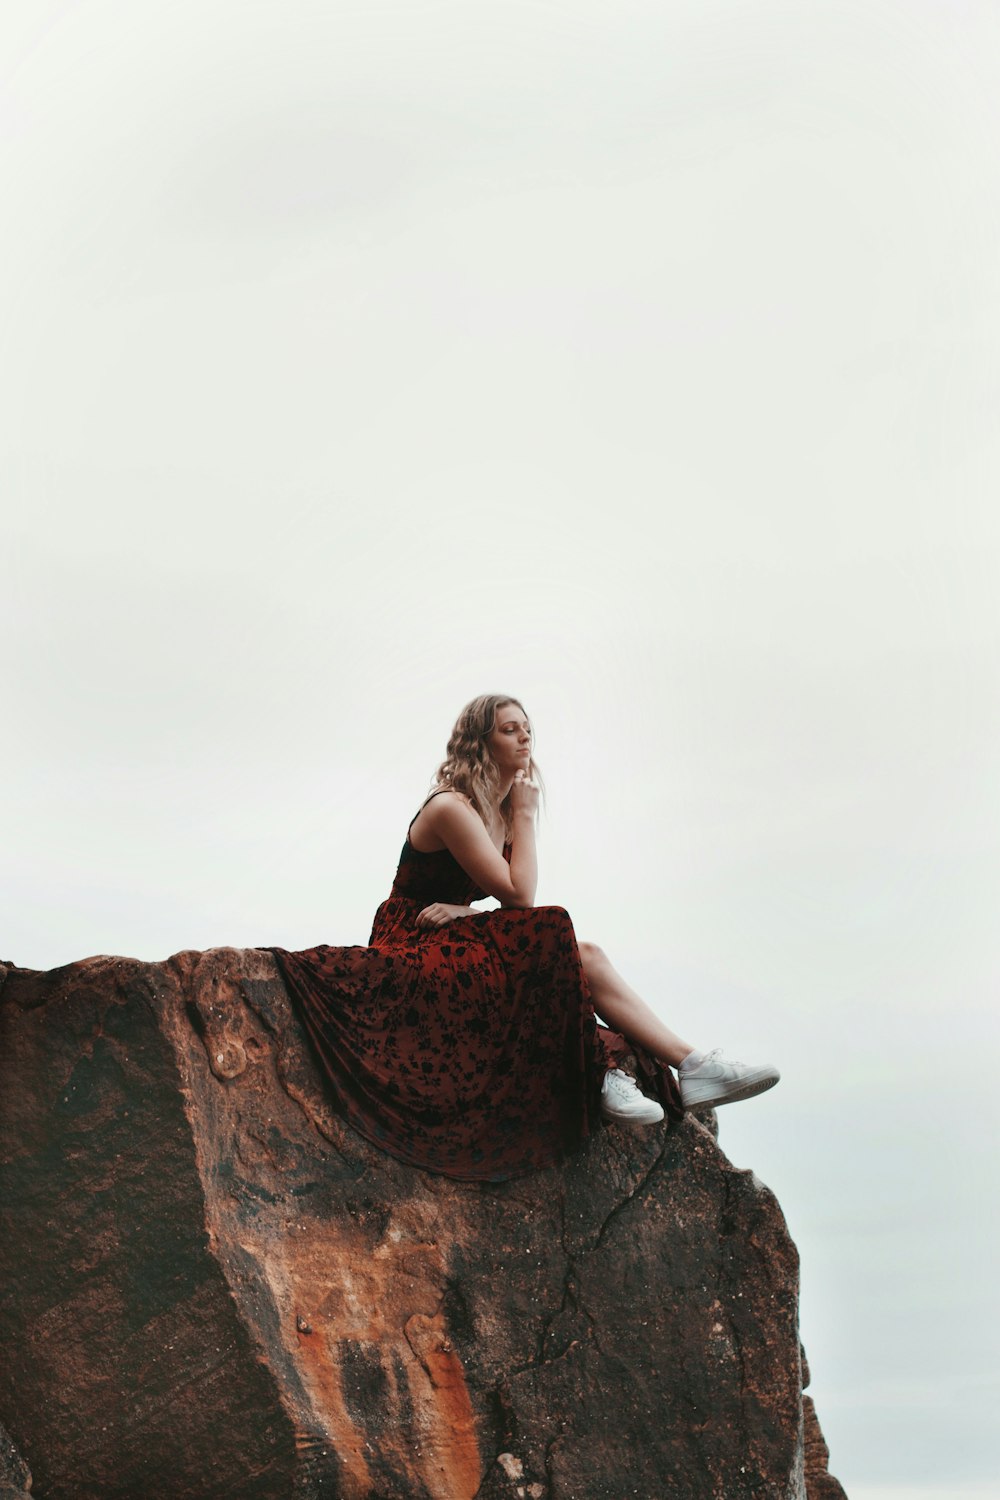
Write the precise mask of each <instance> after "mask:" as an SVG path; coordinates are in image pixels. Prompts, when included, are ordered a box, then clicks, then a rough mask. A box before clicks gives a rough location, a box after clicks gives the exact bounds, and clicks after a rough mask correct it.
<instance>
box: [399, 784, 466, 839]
mask: <svg viewBox="0 0 1000 1500" xmlns="http://www.w3.org/2000/svg"><path fill="white" fill-rule="evenodd" d="M454 790H455V789H454V787H450V786H439V787H438V788H437V790H436V791H434V792H431V793H430V795H429V796H427V797H425V798H424V800H423V802H421V804H420V806H419V807H418V808H417V810H416V812H415V813H414V814H413V817H412V818H411V819H410V828H412V827H413V825H414V823H415V822H416V821H417V819H418V818H419V817H420V814H421V813H422V812H423V810H424V808H425V807H426V806H427V804H428V802H432V801H433V800H434V798H435V797H440V795H441V793H442V792H452V791H454ZM410 828H407V830H406V837H407V838H409V837H410ZM417 853H418V854H419V853H420V850H419V849H418V850H417Z"/></svg>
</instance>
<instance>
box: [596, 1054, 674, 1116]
mask: <svg viewBox="0 0 1000 1500" xmlns="http://www.w3.org/2000/svg"><path fill="white" fill-rule="evenodd" d="M601 1114H602V1115H603V1116H604V1118H605V1119H606V1120H621V1121H622V1122H623V1123H624V1124H626V1125H655V1124H657V1122H658V1121H659V1120H662V1119H663V1110H662V1108H661V1107H660V1105H659V1104H657V1102H656V1100H655V1099H647V1097H646V1095H645V1094H640V1092H639V1090H638V1088H637V1086H636V1081H635V1079H634V1078H630V1077H629V1075H628V1074H627V1073H623V1072H622V1070H621V1068H610V1069H609V1070H608V1072H607V1073H605V1075H604V1082H603V1083H602V1084H601Z"/></svg>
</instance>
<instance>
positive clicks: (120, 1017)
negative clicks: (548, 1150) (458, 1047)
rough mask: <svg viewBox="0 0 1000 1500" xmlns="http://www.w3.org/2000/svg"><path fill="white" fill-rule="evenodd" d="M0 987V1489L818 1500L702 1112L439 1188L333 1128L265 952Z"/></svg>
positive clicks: (764, 1242)
mask: <svg viewBox="0 0 1000 1500" xmlns="http://www.w3.org/2000/svg"><path fill="white" fill-rule="evenodd" d="M0 981H2V982H3V987H2V991H0V1011H2V1026H3V1043H2V1060H0V1073H2V1078H0V1088H2V1106H0V1109H2V1118H0V1158H2V1163H3V1166H2V1183H0V1191H2V1202H3V1214H4V1224H3V1233H2V1237H0V1260H2V1289H3V1299H2V1310H0V1422H2V1423H3V1424H4V1426H5V1427H6V1429H7V1432H8V1433H9V1434H10V1439H11V1440H12V1443H9V1444H7V1445H6V1447H5V1448H4V1450H3V1459H4V1463H3V1465H0V1468H2V1472H0V1481H2V1483H0V1490H3V1493H5V1494H8V1493H9V1494H11V1495H13V1494H24V1493H25V1488H24V1487H25V1486H27V1485H31V1484H32V1482H33V1484H34V1490H33V1493H34V1494H36V1495H37V1496H39V1497H41V1500H105V1497H112V1496H114V1497H117V1500H146V1497H149V1500H181V1497H190V1500H212V1497H218V1500H222V1497H234V1500H255V1497H261V1500H263V1497H268V1500H272V1497H273V1500H288V1497H292V1496H296V1497H301V1500H311V1497H314V1496H316V1497H319V1496H330V1497H344V1500H355V1497H357V1500H360V1497H372V1500H375V1497H378V1500H472V1497H474V1496H475V1497H478V1500H501V1497H503V1500H508V1497H509V1500H515V1497H519V1500H523V1497H532V1500H542V1497H545V1500H599V1497H601V1500H627V1497H633V1496H638V1497H640V1500H660V1497H668V1496H670V1497H681V1500H710V1497H712V1500H716V1497H717V1500H750V1497H753V1500H770V1497H774V1500H778V1497H780V1500H798V1497H802V1500H805V1497H809V1500H835V1497H838V1496H843V1491H842V1490H841V1488H840V1486H839V1485H838V1484H837V1482H836V1480H834V1479H832V1478H831V1477H830V1476H829V1474H828V1473H827V1472H826V1449H825V1445H824V1444H823V1439H822V1434H821V1433H820V1431H819V1427H818V1424H817V1423H816V1420H815V1414H814V1413H813V1412H812V1410H811V1403H808V1398H806V1400H805V1402H804V1400H803V1395H802V1384H803V1378H802V1369H803V1367H802V1359H801V1352H800V1346H799V1340H798V1331H797V1285H798V1263H797V1256H796V1252H795V1247H794V1246H793V1244H792V1243H791V1241H790V1239H789V1237H788V1233H787V1230H786V1227H785V1223H784V1220H783V1218H782V1215H781V1212H780V1210H779V1208H778V1205H777V1203H776V1202H775V1200H774V1198H773V1196H772V1195H771V1193H770V1192H768V1190H767V1189H766V1188H765V1187H763V1186H762V1185H761V1183H760V1182H758V1181H757V1179H756V1178H755V1177H754V1176H753V1174H752V1173H750V1172H744V1171H737V1170H736V1169H735V1168H734V1167H733V1166H732V1165H731V1164H730V1163H729V1162H728V1161H727V1160H726V1158H725V1156H724V1155H723V1154H722V1152H721V1151H720V1150H719V1148H718V1146H717V1145H716V1142H715V1139H714V1137H713V1134H712V1130H711V1126H712V1124H713V1117H712V1116H711V1114H710V1113H709V1115H708V1116H707V1118H706V1119H700V1120H699V1119H695V1118H693V1117H690V1116H689V1117H687V1118H686V1119H685V1121H684V1123H683V1124H682V1125H681V1126H679V1127H675V1128H673V1129H670V1130H667V1129H666V1127H664V1126H659V1127H656V1128H654V1129H653V1130H646V1131H641V1130H625V1129H620V1128H618V1127H613V1128H608V1129H605V1130H602V1131H601V1132H600V1134H599V1135H598V1136H597V1137H596V1138H595V1139H594V1140H592V1141H591V1142H590V1143H589V1144H588V1145H587V1146H586V1147H585V1148H584V1149H583V1150H582V1151H580V1152H579V1153H578V1154H577V1155H575V1156H574V1157H572V1158H571V1159H569V1160H567V1161H566V1162H565V1163H564V1164H563V1165H562V1166H561V1167H560V1168H554V1169H551V1170H548V1171H545V1172H541V1173H538V1174H536V1175H534V1176H531V1177H526V1178H521V1179H519V1180H516V1181H513V1182H509V1183H501V1184H498V1185H486V1184H470V1183H460V1182H454V1181H451V1180H448V1179H446V1178H443V1177H439V1176H435V1175H432V1174H430V1173H425V1172H420V1171H416V1170H414V1169H412V1168H409V1167H405V1166H403V1165H401V1164H400V1163H398V1162H396V1161H395V1160H393V1159H392V1158H390V1157H387V1156H385V1155H383V1154H381V1153H380V1152H378V1151H377V1150H375V1149H374V1148H372V1147H371V1146H369V1145H368V1144H366V1143H365V1142H364V1141H362V1140H360V1139H359V1138H358V1137H357V1136H356V1135H354V1134H353V1133H352V1132H351V1131H350V1130H348V1129H347V1128H346V1127H345V1126H343V1125H342V1123H341V1122H340V1121H339V1119H338V1118H337V1117H336V1116H335V1114H334V1113H333V1112H332V1111H331V1108H330V1106H329V1103H328V1101H327V1099H326V1097H325V1095H324V1093H323V1089H322V1085H321V1082H320V1078H319V1074H318V1072H317V1070H316V1068H315V1066H314V1064H313V1060H312V1057H311V1055H310V1053H309V1050H308V1046H307V1044H306V1042H305V1040H304V1036H303V1033H302V1031H301V1029H300V1027H299V1025H298V1022H297V1020H296V1018H295V1016H294V1015H293V1013H292V1011H291V1009H290V1006H289V1001H288V997H287V995H286V992H285V990H284V987H283V985H282V983H281V980H280V978H279V977H278V974H277V971H276V968H275V965H274V961H273V959H272V958H271V956H270V954H268V953H266V952H264V951H259V950H256V949H248V950H245V951H239V950H234V949H225V948H220V949H213V950H211V951H209V952H207V953H179V954H177V955H176V956H175V957H173V958H172V959H170V960H168V961H167V962H166V963H161V964H145V963H139V962H136V961H134V960H131V959H123V958H91V959H87V960H86V961H84V962H82V963H78V964H71V965H69V966H67V967H65V968H62V969H56V970H54V971H52V972H51V973H36V972H33V971H29V970H24V969H19V968H16V967H14V966H10V965H8V966H0ZM29 1469H30V1476H31V1477H29V1474H28V1470H29ZM4 1484H6V1485H7V1489H3V1485H4Z"/></svg>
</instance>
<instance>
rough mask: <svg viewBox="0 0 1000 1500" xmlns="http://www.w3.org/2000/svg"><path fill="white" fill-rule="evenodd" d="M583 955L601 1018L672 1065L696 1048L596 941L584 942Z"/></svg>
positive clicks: (591, 989)
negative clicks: (652, 1006)
mask: <svg viewBox="0 0 1000 1500" xmlns="http://www.w3.org/2000/svg"><path fill="white" fill-rule="evenodd" d="M580 957H581V959H582V960H583V972H584V973H585V974H586V976H587V983H588V984H589V986H590V993H591V996H592V998H593V1001H594V1009H595V1010H596V1011H597V1014H598V1015H599V1016H600V1018H601V1020H602V1021H606V1022H607V1024H608V1025H609V1026H610V1027H612V1029H613V1030H615V1031H620V1032H621V1033H622V1035H623V1036H626V1037H628V1039H629V1041H631V1042H638V1044H639V1046H640V1047H645V1049H646V1051H647V1052H651V1053H652V1054H653V1056H654V1057H657V1058H659V1059H660V1061H661V1062H665V1063H669V1064H670V1066H671V1067H673V1068H676V1066H677V1064H678V1063H679V1062H680V1060H681V1058H683V1057H687V1055H688V1053H689V1052H691V1051H693V1048H692V1046H691V1043H690V1042H685V1041H683V1040H682V1039H681V1038H680V1037H679V1036H678V1035H677V1033H676V1032H675V1031H671V1030H670V1027H669V1026H667V1025H665V1024H664V1023H663V1021H661V1020H660V1018H659V1016H657V1015H654V1013H653V1012H652V1011H651V1010H650V1008H649V1006H648V1005H647V1004H646V1002H645V1000H643V998H642V996H641V995H637V994H636V992H635V990H634V989H633V988H632V986H631V985H629V984H626V983H625V980H624V979H623V978H622V976H621V975H620V974H619V972H618V970H617V969H616V968H615V967H614V965H613V964H612V963H611V961H610V959H609V958H608V956H607V954H606V953H605V952H604V950H603V948H598V946H597V944H596V943H581V944H580Z"/></svg>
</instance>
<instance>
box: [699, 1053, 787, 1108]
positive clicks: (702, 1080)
mask: <svg viewBox="0 0 1000 1500" xmlns="http://www.w3.org/2000/svg"><path fill="white" fill-rule="evenodd" d="M677 1077H678V1079H679V1080H680V1086H681V1103H682V1104H683V1106H684V1108H685V1109H697V1108H698V1107H699V1105H703V1104H716V1105H717V1104H733V1103H735V1101H736V1100H737V1099H749V1098H750V1097H751V1096H752V1095H753V1094H762V1093H763V1092H764V1090H765V1089H770V1088H773V1087H774V1085H775V1084H776V1083H777V1081H778V1079H779V1078H780V1077H781V1074H780V1073H779V1072H778V1070H777V1068H773V1067H771V1065H770V1064H769V1063H763V1064H761V1065H759V1066H757V1067H751V1066H749V1065H748V1064H747V1063H742V1062H737V1061H736V1060H735V1058H731V1057H725V1056H723V1053H722V1049H721V1047H714V1048H713V1049H712V1051H711V1052H706V1053H705V1056H704V1057H703V1058H702V1060H701V1062H700V1063H699V1064H698V1066H697V1067H696V1068H678V1070H677Z"/></svg>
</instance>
